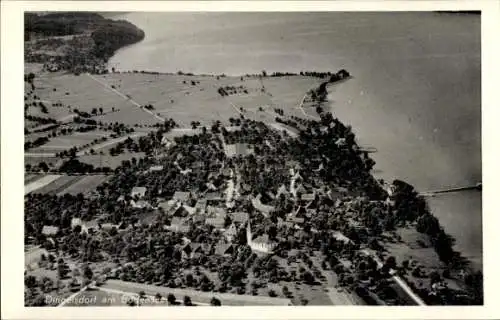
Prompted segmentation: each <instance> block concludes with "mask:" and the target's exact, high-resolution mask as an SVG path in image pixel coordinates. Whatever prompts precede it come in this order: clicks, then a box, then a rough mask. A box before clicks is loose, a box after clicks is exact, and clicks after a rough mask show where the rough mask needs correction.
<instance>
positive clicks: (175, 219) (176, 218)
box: [170, 217, 185, 226]
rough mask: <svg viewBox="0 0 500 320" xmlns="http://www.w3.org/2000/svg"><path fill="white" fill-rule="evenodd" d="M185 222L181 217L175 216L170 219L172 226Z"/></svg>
mask: <svg viewBox="0 0 500 320" xmlns="http://www.w3.org/2000/svg"><path fill="white" fill-rule="evenodd" d="M183 224H185V223H184V219H182V218H179V217H173V218H172V220H171V221H170V225H171V226H174V225H183Z"/></svg>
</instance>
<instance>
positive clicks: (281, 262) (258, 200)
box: [19, 11, 484, 310]
mask: <svg viewBox="0 0 500 320" xmlns="http://www.w3.org/2000/svg"><path fill="white" fill-rule="evenodd" d="M20 101H21V100H20ZM19 114H21V112H19ZM481 159H482V158H481V12H480V11H477V12H475V11H421V12H344V11H342V12H341V11H331V12H319V11H318V12H314V11H312V12H86V11H75V12H66V11H58V12H38V11H29V12H24V305H25V306H26V307H35V306H49V307H71V306H80V307H103V306H123V307H130V306H133V307H140V306H163V307H167V308H168V307H172V306H179V307H183V306H193V307H196V306H363V305H371V306H431V305H440V306H447V305H462V306H463V305H484V301H483V225H482V223H483V217H482V162H481ZM249 309H250V308H249ZM37 310H39V309H37ZM66 310H67V309H66Z"/></svg>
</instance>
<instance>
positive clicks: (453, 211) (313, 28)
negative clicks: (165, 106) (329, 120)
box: [110, 12, 482, 266]
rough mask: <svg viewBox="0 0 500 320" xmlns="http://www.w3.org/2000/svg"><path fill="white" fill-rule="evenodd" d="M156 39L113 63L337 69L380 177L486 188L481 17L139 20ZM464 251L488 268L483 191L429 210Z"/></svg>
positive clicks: (346, 103) (346, 108) (426, 185)
mask: <svg viewBox="0 0 500 320" xmlns="http://www.w3.org/2000/svg"><path fill="white" fill-rule="evenodd" d="M114 18H123V19H126V20H129V21H131V22H132V23H134V24H136V25H137V26H139V27H140V28H142V29H143V30H144V31H145V33H146V38H145V39H144V41H142V42H141V43H138V44H135V45H132V46H129V47H126V48H123V49H122V50H119V51H118V52H117V54H116V55H115V56H114V57H113V58H112V59H111V61H110V65H111V66H115V67H117V68H118V69H122V70H134V69H135V70H156V71H167V72H176V71H178V70H182V71H184V72H193V73H214V74H221V73H225V74H235V75H240V74H246V73H260V72H261V70H267V71H268V72H269V71H295V72H298V71H301V70H319V71H327V70H330V71H337V70H338V69H341V68H345V69H347V70H348V71H349V72H350V73H351V74H352V75H353V76H354V79H352V80H350V81H348V82H345V83H343V84H340V85H338V86H336V87H333V88H330V89H329V91H330V101H331V108H332V112H333V113H334V114H335V115H336V116H337V117H339V118H340V119H341V120H342V121H343V122H345V123H347V124H350V125H352V127H353V128H354V131H355V133H356V135H357V137H358V140H359V141H360V143H361V144H363V145H368V146H373V147H376V148H377V149H378V152H377V153H375V154H373V158H374V160H375V161H376V162H377V165H376V167H375V168H376V169H375V170H374V174H375V175H376V176H377V177H382V178H384V179H387V180H392V179H394V178H398V179H403V180H405V181H408V182H409V183H411V184H413V185H414V186H415V187H416V188H417V189H418V190H421V191H426V190H433V189H440V188H444V187H448V186H461V185H469V184H475V183H477V182H479V181H481V175H482V173H481V40H480V36H481V28H480V16H478V15H451V14H437V13H342V12H333V13H195V14H193V13H130V14H125V15H122V16H119V17H114ZM429 204H430V207H431V209H432V211H433V212H434V214H435V215H436V216H437V217H438V218H439V220H440V221H441V223H442V224H443V225H444V227H445V229H446V231H447V232H448V233H450V234H451V235H453V236H454V237H455V238H456V240H457V242H456V249H457V250H459V251H461V252H462V253H463V254H464V256H466V257H468V258H469V259H471V260H472V261H473V262H474V264H477V265H478V266H482V216H481V212H482V205H481V193H480V192H475V191H474V192H462V193H457V194H448V195H443V196H439V197H436V198H432V199H430V200H429Z"/></svg>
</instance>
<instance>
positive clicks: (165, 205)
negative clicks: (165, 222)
mask: <svg viewBox="0 0 500 320" xmlns="http://www.w3.org/2000/svg"><path fill="white" fill-rule="evenodd" d="M177 205H178V204H177V202H176V201H173V200H169V201H162V202H160V203H158V207H159V208H162V209H163V211H165V212H170V210H172V209H173V208H174V207H175V206H177Z"/></svg>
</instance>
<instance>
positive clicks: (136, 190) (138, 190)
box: [130, 187, 147, 197]
mask: <svg viewBox="0 0 500 320" xmlns="http://www.w3.org/2000/svg"><path fill="white" fill-rule="evenodd" d="M146 190H147V189H146V187H133V188H132V192H131V193H130V195H131V196H132V197H133V196H135V195H136V194H137V195H140V196H144V195H145V194H146Z"/></svg>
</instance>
